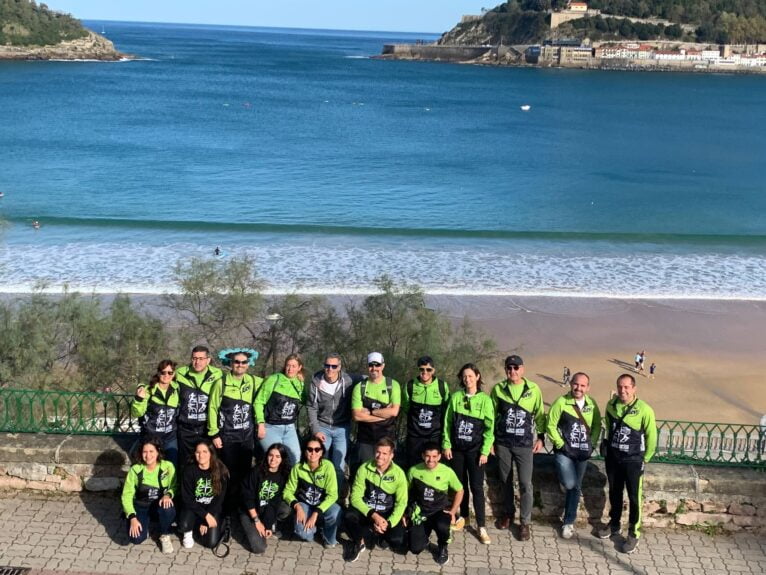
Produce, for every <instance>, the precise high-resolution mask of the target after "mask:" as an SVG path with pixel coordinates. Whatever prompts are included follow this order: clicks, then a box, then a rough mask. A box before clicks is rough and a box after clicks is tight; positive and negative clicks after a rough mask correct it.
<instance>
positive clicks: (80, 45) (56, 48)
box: [0, 30, 135, 62]
mask: <svg viewBox="0 0 766 575" xmlns="http://www.w3.org/2000/svg"><path fill="white" fill-rule="evenodd" d="M134 58H135V56H133V55H131V54H123V53H122V52H119V51H118V50H117V49H116V48H115V47H114V44H113V43H112V42H111V41H110V40H108V39H107V38H104V37H103V36H101V35H99V34H96V33H95V32H92V31H90V30H88V34H87V35H86V36H85V37H83V38H76V39H74V40H65V41H63V42H59V43H58V44H53V45H50V46H8V45H0V60H102V61H111V62H113V61H118V60H132V59H134Z"/></svg>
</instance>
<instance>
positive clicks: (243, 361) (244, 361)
mask: <svg viewBox="0 0 766 575" xmlns="http://www.w3.org/2000/svg"><path fill="white" fill-rule="evenodd" d="M231 363H233V364H234V365H247V364H248V363H250V360H249V359H232V360H231Z"/></svg>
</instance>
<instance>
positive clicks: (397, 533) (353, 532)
mask: <svg viewBox="0 0 766 575" xmlns="http://www.w3.org/2000/svg"><path fill="white" fill-rule="evenodd" d="M384 517H385V516H384ZM448 517H449V516H448ZM345 521H346V532H347V533H348V534H349V536H350V537H351V539H352V540H353V541H354V543H357V544H358V543H359V542H361V541H362V540H364V543H365V545H366V546H368V547H371V546H373V545H375V543H377V542H378V541H380V539H381V538H382V539H385V540H386V541H388V544H389V545H391V548H392V549H393V550H394V551H402V550H404V548H405V545H404V538H405V536H406V534H407V532H406V530H405V529H404V525H402V522H401V521H400V522H399V523H397V524H396V525H395V526H393V527H389V528H388V530H387V531H386V532H385V533H383V534H380V533H377V532H375V530H374V529H373V527H372V525H373V524H372V520H371V519H368V518H367V517H365V516H364V515H362V514H361V513H360V512H359V510H358V509H355V508H354V507H349V508H348V509H347V510H346V515H345Z"/></svg>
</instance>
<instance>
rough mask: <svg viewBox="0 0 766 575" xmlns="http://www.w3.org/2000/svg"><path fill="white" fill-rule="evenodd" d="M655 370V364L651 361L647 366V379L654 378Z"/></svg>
mask: <svg viewBox="0 0 766 575" xmlns="http://www.w3.org/2000/svg"><path fill="white" fill-rule="evenodd" d="M656 371H657V364H656V363H654V362H652V365H650V366H649V379H654V373H655V372H656Z"/></svg>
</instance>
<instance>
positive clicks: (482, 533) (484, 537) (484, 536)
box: [479, 527, 492, 545]
mask: <svg viewBox="0 0 766 575" xmlns="http://www.w3.org/2000/svg"><path fill="white" fill-rule="evenodd" d="M479 541H481V542H482V543H484V545H489V544H490V543H492V539H490V538H489V533H487V528H486V527H479Z"/></svg>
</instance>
